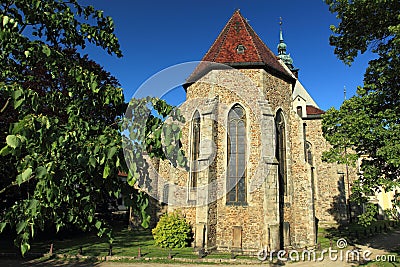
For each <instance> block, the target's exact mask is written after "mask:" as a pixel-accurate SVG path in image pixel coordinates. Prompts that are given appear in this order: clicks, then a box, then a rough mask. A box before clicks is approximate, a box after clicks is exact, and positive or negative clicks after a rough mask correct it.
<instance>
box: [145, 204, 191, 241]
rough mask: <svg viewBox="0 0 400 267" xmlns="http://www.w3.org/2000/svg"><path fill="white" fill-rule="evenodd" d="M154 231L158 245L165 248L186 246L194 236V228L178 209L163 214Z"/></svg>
mask: <svg viewBox="0 0 400 267" xmlns="http://www.w3.org/2000/svg"><path fill="white" fill-rule="evenodd" d="M152 233H153V237H154V240H155V243H156V245H158V246H160V247H163V248H183V247H186V246H188V245H189V244H190V241H191V238H192V229H191V227H190V225H189V223H188V222H187V221H186V219H185V218H184V217H183V216H182V215H180V213H179V212H177V211H174V212H172V213H166V214H164V215H163V216H161V218H160V221H159V222H158V223H157V226H156V228H154V229H153V230H152Z"/></svg>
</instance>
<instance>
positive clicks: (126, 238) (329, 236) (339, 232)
mask: <svg viewBox="0 0 400 267" xmlns="http://www.w3.org/2000/svg"><path fill="white" fill-rule="evenodd" d="M385 223H386V225H387V226H386V227H385V226H384V224H385ZM381 229H382V231H383V230H385V229H386V230H387V231H390V230H392V229H393V226H388V222H385V221H378V222H375V223H373V224H372V225H371V226H370V227H368V228H363V227H361V226H359V225H356V224H351V225H348V226H346V227H329V228H325V229H324V228H320V229H319V231H318V243H319V244H320V249H327V248H329V247H330V246H331V244H332V247H333V248H336V241H337V240H338V239H339V238H345V239H346V240H347V242H348V243H349V245H352V243H353V242H355V241H357V242H358V241H360V240H362V239H363V238H364V239H365V238H368V237H369V236H370V235H372V234H375V231H377V232H379V231H380V230H381ZM356 231H358V232H359V234H358V235H357V234H355V233H356ZM364 233H367V236H366V237H364ZM3 236H4V235H3ZM357 236H358V237H357ZM51 243H53V253H55V254H61V255H62V254H65V255H70V256H74V255H78V254H79V252H80V250H81V248H82V255H83V256H89V257H105V256H107V255H108V253H109V244H108V241H107V239H106V238H99V237H98V236H97V235H96V234H95V233H76V232H75V233H71V234H65V233H64V234H62V235H61V236H60V235H58V236H56V237H55V238H53V239H48V238H47V239H46V238H45V237H42V238H39V239H38V240H36V241H34V242H33V244H32V247H31V251H30V252H31V253H33V254H35V253H37V254H41V255H43V254H45V253H47V252H49V248H50V244H51ZM0 247H1V248H2V249H3V252H4V251H5V252H16V251H18V249H17V248H16V247H13V245H12V241H10V240H8V241H7V240H5V239H2V238H1V237H0ZM139 248H140V252H141V257H142V260H143V261H144V260H145V259H146V258H151V259H152V262H158V261H160V262H165V263H168V262H171V261H170V260H168V256H169V255H171V257H172V258H183V259H197V258H198V254H197V253H195V251H194V250H193V248H190V247H189V248H181V249H171V250H170V249H164V248H160V247H157V246H155V245H154V239H153V236H152V234H151V231H150V230H140V231H133V230H132V231H130V230H128V229H127V226H125V225H121V224H119V225H117V226H115V227H114V242H113V244H112V252H113V256H127V257H137V256H138V252H139ZM319 252H320V251H317V256H318V255H319ZM398 254H399V253H397V256H398V257H397V261H399V260H400V256H399V255H398ZM231 256H232V255H231V253H219V252H218V253H217V252H215V253H211V254H210V255H207V256H206V259H230V258H231ZM235 258H237V259H252V260H256V259H257V258H256V257H255V256H253V257H251V256H242V255H237V256H236V257H235ZM121 261H127V259H122V260H121ZM396 264H397V265H396ZM368 266H383V267H386V266H400V264H399V263H393V262H392V263H388V262H386V263H377V262H374V263H369V264H368Z"/></svg>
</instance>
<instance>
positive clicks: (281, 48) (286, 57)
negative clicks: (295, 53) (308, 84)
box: [278, 17, 295, 71]
mask: <svg viewBox="0 0 400 267" xmlns="http://www.w3.org/2000/svg"><path fill="white" fill-rule="evenodd" d="M279 20H280V21H279V26H280V29H279V44H278V57H279V58H280V59H281V60H282V61H283V62H284V63H285V64H286V66H287V67H288V68H289V69H290V70H292V71H293V70H295V68H294V67H293V59H292V58H291V57H290V54H287V53H286V47H287V46H286V44H285V42H284V41H283V33H282V24H283V22H282V17H281V18H279Z"/></svg>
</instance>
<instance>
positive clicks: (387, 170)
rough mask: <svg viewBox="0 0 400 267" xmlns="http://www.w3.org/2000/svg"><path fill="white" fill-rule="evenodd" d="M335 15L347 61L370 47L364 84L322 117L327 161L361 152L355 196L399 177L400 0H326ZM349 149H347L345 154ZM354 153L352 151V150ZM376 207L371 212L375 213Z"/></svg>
mask: <svg viewBox="0 0 400 267" xmlns="http://www.w3.org/2000/svg"><path fill="white" fill-rule="evenodd" d="M326 3H327V4H328V5H329V9H330V11H331V12H332V13H334V14H336V15H337V18H338V19H339V24H338V26H331V29H332V31H333V35H332V36H331V37H330V43H331V45H332V46H334V47H335V54H336V55H337V56H338V58H339V59H340V60H342V61H343V62H344V63H346V64H349V65H350V64H351V63H352V62H353V61H354V59H355V58H356V57H357V56H358V55H359V54H360V53H364V52H366V51H367V50H370V51H371V52H372V53H373V54H374V55H375V58H374V59H373V60H371V61H370V62H369V65H368V68H367V70H366V72H365V75H364V85H363V86H362V87H361V86H360V87H358V89H357V94H356V95H355V96H354V97H352V98H350V99H348V100H346V101H345V102H344V103H343V104H342V106H341V107H340V109H339V110H336V109H334V108H331V109H329V110H328V112H327V113H326V114H325V115H324V117H323V132H324V136H325V138H326V139H327V140H328V141H329V142H330V143H331V144H332V149H331V150H330V151H329V152H327V153H325V154H324V158H325V160H328V161H334V162H341V163H350V162H354V160H355V159H357V158H358V157H360V156H366V158H365V159H364V160H363V161H362V166H361V170H362V176H361V177H360V180H359V181H358V182H357V183H355V184H354V185H353V197H354V198H355V199H356V200H358V201H359V202H360V201H365V194H366V193H371V192H376V191H379V190H381V189H383V190H386V191H389V190H392V189H394V188H395V187H396V186H399V177H400V168H399V167H400V80H399V79H400V76H399V73H400V2H399V1H398V0H354V1H348V0H326ZM345 150H346V153H345ZM350 151H351V152H352V153H349V152H350ZM372 213H373V212H371V214H372Z"/></svg>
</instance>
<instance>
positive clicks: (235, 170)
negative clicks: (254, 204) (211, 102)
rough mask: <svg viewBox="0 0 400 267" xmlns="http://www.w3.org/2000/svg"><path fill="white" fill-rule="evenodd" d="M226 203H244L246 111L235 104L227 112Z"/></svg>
mask: <svg viewBox="0 0 400 267" xmlns="http://www.w3.org/2000/svg"><path fill="white" fill-rule="evenodd" d="M227 170H228V175H227V184H226V186H227V192H228V194H227V204H231V205H235V204H239V205H242V204H245V203H246V113H245V110H244V109H243V107H242V106H240V105H239V104H236V105H235V106H233V107H232V109H231V110H230V111H229V114H228V168H227Z"/></svg>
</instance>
